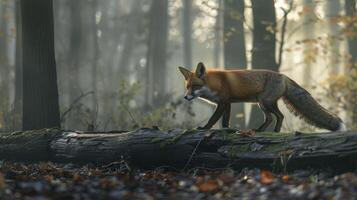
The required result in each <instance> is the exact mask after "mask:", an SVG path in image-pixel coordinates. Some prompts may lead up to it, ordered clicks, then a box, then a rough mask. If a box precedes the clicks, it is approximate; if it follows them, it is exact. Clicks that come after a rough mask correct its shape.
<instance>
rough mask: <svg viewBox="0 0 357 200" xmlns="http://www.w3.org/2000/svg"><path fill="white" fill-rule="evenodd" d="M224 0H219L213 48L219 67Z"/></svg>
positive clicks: (214, 59) (214, 57)
mask: <svg viewBox="0 0 357 200" xmlns="http://www.w3.org/2000/svg"><path fill="white" fill-rule="evenodd" d="M222 1H223V0H218V10H217V17H216V24H215V30H214V49H213V61H214V66H216V67H218V66H220V65H221V63H220V61H221V51H222V41H223V36H222V26H223V25H222V24H223V22H222V21H223V20H222V19H223V16H222V13H223V12H222V8H223V3H222Z"/></svg>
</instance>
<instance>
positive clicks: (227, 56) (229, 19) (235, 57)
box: [224, 0, 247, 128]
mask: <svg viewBox="0 0 357 200" xmlns="http://www.w3.org/2000/svg"><path fill="white" fill-rule="evenodd" d="M243 23H244V0H235V1H231V0H224V41H225V42H224V63H225V67H226V68H227V69H246V67H247V57H246V49H245V37H244V26H243ZM231 126H232V127H236V126H238V127H239V128H245V114H244V104H235V105H233V106H232V114H231Z"/></svg>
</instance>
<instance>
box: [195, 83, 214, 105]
mask: <svg viewBox="0 0 357 200" xmlns="http://www.w3.org/2000/svg"><path fill="white" fill-rule="evenodd" d="M195 95H196V96H199V97H200V98H201V99H203V100H208V101H209V103H217V102H218V101H219V96H218V95H217V92H214V91H212V90H211V89H209V88H208V87H207V86H203V87H202V88H200V89H199V90H196V91H195Z"/></svg>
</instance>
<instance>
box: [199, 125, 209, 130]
mask: <svg viewBox="0 0 357 200" xmlns="http://www.w3.org/2000/svg"><path fill="white" fill-rule="evenodd" d="M196 129H197V130H208V129H210V128H208V127H206V126H203V127H202V126H199V127H197V128H196Z"/></svg>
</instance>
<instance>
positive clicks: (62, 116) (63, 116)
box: [61, 91, 94, 123]
mask: <svg viewBox="0 0 357 200" xmlns="http://www.w3.org/2000/svg"><path fill="white" fill-rule="evenodd" d="M90 94H94V92H93V91H89V92H87V93H83V94H81V95H80V96H78V97H77V98H76V99H74V100H73V102H72V103H71V105H70V106H69V108H68V109H67V110H66V111H64V112H63V114H62V115H61V123H62V122H63V121H64V119H65V117H66V115H67V114H68V113H69V112H71V110H72V109H73V107H74V105H76V104H77V103H78V102H79V101H80V100H81V99H82V98H84V97H86V96H88V95H90Z"/></svg>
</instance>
